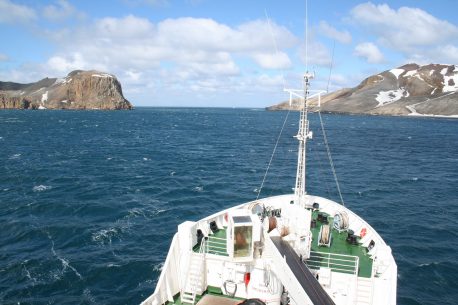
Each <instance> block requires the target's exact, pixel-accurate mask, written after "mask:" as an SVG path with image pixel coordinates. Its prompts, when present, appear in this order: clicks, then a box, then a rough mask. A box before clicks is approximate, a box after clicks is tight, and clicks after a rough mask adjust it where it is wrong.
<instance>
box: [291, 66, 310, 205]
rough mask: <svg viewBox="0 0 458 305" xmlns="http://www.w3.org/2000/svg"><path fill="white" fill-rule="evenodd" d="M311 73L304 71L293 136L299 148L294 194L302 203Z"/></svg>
mask: <svg viewBox="0 0 458 305" xmlns="http://www.w3.org/2000/svg"><path fill="white" fill-rule="evenodd" d="M312 78H313V74H311V73H308V72H307V73H305V75H304V97H303V98H302V105H301V106H302V107H301V112H300V121H299V130H298V132H297V135H296V136H295V138H296V139H297V140H298V141H299V150H298V154H297V173H296V187H295V189H294V194H295V195H296V198H297V199H298V203H299V204H302V203H303V199H302V198H303V197H304V195H305V194H307V191H306V184H305V182H306V165H307V163H306V156H307V139H311V138H312V132H311V131H309V121H308V119H307V112H308V109H307V107H308V105H307V99H308V95H309V86H310V79H312Z"/></svg>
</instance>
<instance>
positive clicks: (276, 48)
mask: <svg viewBox="0 0 458 305" xmlns="http://www.w3.org/2000/svg"><path fill="white" fill-rule="evenodd" d="M264 13H265V15H266V19H267V23H268V24H269V30H270V35H271V36H272V41H273V44H274V47H275V55H277V56H278V54H280V52H279V51H278V46H277V41H276V39H275V36H274V32H273V29H272V24H271V23H270V18H269V15H268V14H267V9H264ZM280 72H281V79H282V82H283V90H285V88H286V80H285V75H284V71H283V68H280ZM290 112H291V109H290V108H288V112H287V113H286V116H285V119H284V121H283V125H282V127H281V129H280V132H279V134H278V137H277V140H276V142H275V146H274V149H273V151H272V155H271V156H270V160H269V163H268V165H267V168H266V171H265V173H264V177H263V178H262V182H261V186H260V187H259V190H258V194H257V196H256V200H258V199H259V196H260V195H261V191H262V188H263V187H264V183H265V182H266V178H267V174H268V173H269V169H270V166H271V165H272V161H273V159H274V156H275V152H276V150H277V146H278V143H279V142H280V138H281V135H282V134H283V129H284V128H285V125H286V122H287V121H288V116H289V113H290Z"/></svg>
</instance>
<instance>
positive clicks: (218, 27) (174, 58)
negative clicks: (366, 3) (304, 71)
mask: <svg viewBox="0 0 458 305" xmlns="http://www.w3.org/2000/svg"><path fill="white" fill-rule="evenodd" d="M0 1H1V0H0ZM51 11H52V10H51ZM62 15H64V13H62ZM271 32H272V33H273V36H274V37H275V38H276V40H277V43H278V46H280V49H279V51H278V52H276V51H275V46H274V42H273V39H272V34H271ZM45 35H46V37H47V38H48V39H50V40H51V41H52V43H53V44H54V47H55V49H56V50H57V51H56V52H55V53H54V54H53V55H52V56H50V57H49V58H48V59H47V60H46V61H45V62H44V63H36V64H35V65H29V66H28V67H25V66H22V67H21V68H22V70H24V73H23V74H22V76H20V75H19V74H17V73H16V72H18V71H15V72H14V73H16V74H15V75H16V76H15V77H17V78H20V77H23V78H22V80H27V81H36V80H37V79H40V78H42V77H45V76H50V77H53V76H54V77H55V76H64V75H66V74H67V73H69V72H70V71H72V70H75V69H84V70H87V69H97V70H102V71H105V72H108V73H113V74H115V75H117V76H118V78H119V79H120V81H121V83H122V84H123V85H124V86H125V92H128V93H132V94H134V96H141V95H142V93H141V92H142V91H145V88H147V91H148V92H149V93H150V94H156V93H157V94H160V95H162V96H167V95H168V94H173V95H174V96H177V95H180V94H182V95H183V96H185V92H189V90H194V91H196V92H199V91H201V92H213V91H214V90H217V91H221V92H232V93H233V92H241V91H240V90H242V89H247V88H248V89H249V88H250V86H249V85H248V84H253V83H256V84H258V83H259V82H258V80H257V79H256V78H257V77H258V74H253V73H254V71H259V70H260V69H272V70H275V69H285V68H288V67H290V66H291V59H290V57H289V55H288V53H287V51H288V49H289V48H292V47H295V46H297V44H298V39H297V38H296V37H295V36H294V35H293V34H292V33H291V32H290V31H289V30H287V29H286V28H285V27H282V26H279V25H277V24H275V23H272V24H271V28H270V27H269V24H268V23H267V21H260V20H254V21H248V22H245V23H242V24H240V25H238V26H229V25H226V24H223V23H219V22H217V21H215V20H213V19H208V18H207V19H204V18H177V19H166V20H163V21H160V22H158V23H153V22H151V21H150V20H148V19H146V18H140V17H136V16H133V15H129V16H125V17H122V18H113V17H107V18H102V19H98V20H94V21H93V22H90V23H85V24H78V25H77V26H76V27H73V28H72V27H67V28H61V29H57V30H46V31H45ZM241 63H243V65H242V64H241ZM32 71H34V73H32ZM140 71H141V72H140ZM273 72H275V71H273ZM10 73H11V74H10V76H9V77H6V79H11V78H12V77H13V76H12V75H13V71H12V70H11V71H10ZM27 73H29V74H27ZM3 74H4V73H3ZM29 75H33V76H34V79H30V77H29ZM37 75H40V76H39V77H37ZM273 83H274V84H277V83H278V82H273ZM159 88H160V92H159ZM277 89H279V91H280V92H281V87H280V88H277ZM250 90H251V89H250ZM256 90H257V91H260V90H263V89H259V88H257V89H256ZM270 90H271V88H270ZM177 92H181V93H179V94H178V93H177ZM128 98H129V97H128ZM159 98H161V97H159V96H156V99H159ZM205 98H207V99H208V97H205ZM134 102H135V101H134ZM148 102H151V99H149V100H148Z"/></svg>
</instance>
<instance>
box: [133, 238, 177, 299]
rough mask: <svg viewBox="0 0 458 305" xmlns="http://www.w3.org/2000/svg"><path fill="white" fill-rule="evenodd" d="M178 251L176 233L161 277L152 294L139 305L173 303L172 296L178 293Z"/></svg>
mask: <svg viewBox="0 0 458 305" xmlns="http://www.w3.org/2000/svg"><path fill="white" fill-rule="evenodd" d="M179 257H180V249H179V246H178V233H177V234H175V235H174V236H173V239H172V243H171V245H170V249H169V252H168V254H167V258H166V260H165V263H164V266H163V267H162V272H161V275H160V276H159V280H158V281H157V284H156V289H155V290H154V293H153V294H152V295H150V296H149V297H148V298H147V299H146V300H144V301H143V302H142V303H141V305H160V304H165V303H166V302H167V301H169V302H173V301H174V300H173V296H174V295H176V294H177V293H178V292H180V287H179V282H178V279H177V274H178V266H179Z"/></svg>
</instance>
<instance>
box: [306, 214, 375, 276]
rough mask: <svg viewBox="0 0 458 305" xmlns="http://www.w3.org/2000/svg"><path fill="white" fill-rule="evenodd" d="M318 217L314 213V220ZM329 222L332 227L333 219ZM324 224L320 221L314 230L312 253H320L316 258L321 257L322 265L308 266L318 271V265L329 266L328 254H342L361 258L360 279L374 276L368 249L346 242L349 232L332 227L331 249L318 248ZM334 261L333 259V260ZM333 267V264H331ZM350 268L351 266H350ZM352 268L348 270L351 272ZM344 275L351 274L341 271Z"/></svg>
mask: <svg viewBox="0 0 458 305" xmlns="http://www.w3.org/2000/svg"><path fill="white" fill-rule="evenodd" d="M317 216H318V211H314V212H313V213H312V219H314V220H317ZM328 221H329V224H330V226H331V227H332V224H333V217H328ZM322 225H323V224H322V223H321V222H320V221H318V220H317V221H316V227H315V228H312V229H311V231H312V235H313V240H312V251H313V252H318V253H317V254H314V255H316V256H315V258H316V257H321V259H320V258H319V260H321V262H320V263H318V264H309V263H308V262H307V265H308V266H309V268H312V269H317V268H318V265H319V266H322V267H324V266H327V262H326V260H325V258H324V257H325V256H326V254H328V253H329V254H342V255H352V256H357V257H358V258H359V268H358V276H359V277H366V278H370V277H371V275H372V262H373V261H372V258H371V257H370V256H369V255H368V254H367V248H365V247H362V246H361V245H359V244H358V245H351V244H349V243H348V242H347V241H346V238H347V234H348V233H347V232H346V231H344V232H340V233H339V231H337V230H336V229H334V228H333V227H332V231H331V232H332V237H331V246H330V247H325V246H318V242H317V240H318V235H319V233H320V228H321V226H322ZM331 260H332V259H331ZM330 264H331V267H332V262H331V263H330ZM349 267H350V266H349ZM350 269H351V268H348V270H350ZM340 272H343V273H351V272H350V271H349V272H345V271H342V270H341V271H340Z"/></svg>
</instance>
